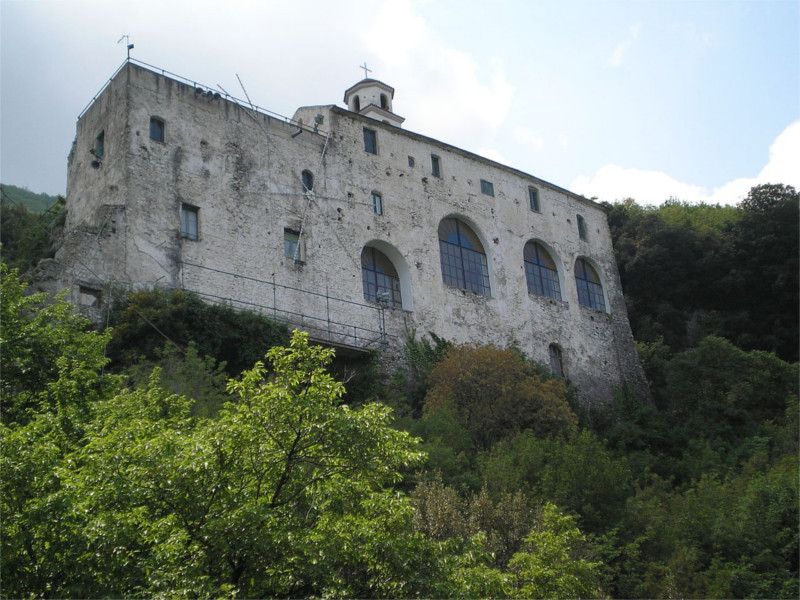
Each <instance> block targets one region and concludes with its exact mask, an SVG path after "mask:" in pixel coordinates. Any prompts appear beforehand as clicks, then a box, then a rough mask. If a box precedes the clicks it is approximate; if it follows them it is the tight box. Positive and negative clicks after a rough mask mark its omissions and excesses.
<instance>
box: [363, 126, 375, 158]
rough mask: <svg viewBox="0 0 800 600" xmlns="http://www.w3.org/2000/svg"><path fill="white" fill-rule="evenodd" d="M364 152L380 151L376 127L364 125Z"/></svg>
mask: <svg viewBox="0 0 800 600" xmlns="http://www.w3.org/2000/svg"><path fill="white" fill-rule="evenodd" d="M364 152H369V153H370V154H377V153H378V136H377V134H376V133H375V130H374V129H367V128H366V127H364Z"/></svg>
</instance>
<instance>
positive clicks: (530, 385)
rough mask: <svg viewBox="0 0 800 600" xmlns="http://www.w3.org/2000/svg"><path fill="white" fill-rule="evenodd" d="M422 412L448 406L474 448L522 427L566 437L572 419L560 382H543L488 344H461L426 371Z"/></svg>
mask: <svg viewBox="0 0 800 600" xmlns="http://www.w3.org/2000/svg"><path fill="white" fill-rule="evenodd" d="M429 382H430V388H429V390H428V394H427V396H426V397H425V411H426V412H427V413H431V412H434V411H437V410H441V409H442V408H443V407H445V406H449V407H451V408H452V410H453V411H454V412H455V414H456V415H457V417H458V420H459V421H460V422H461V424H462V425H463V426H464V427H465V428H466V429H467V431H469V433H470V436H471V437H472V441H473V444H474V445H475V447H477V448H481V449H486V448H489V447H490V446H491V445H492V444H493V443H494V442H496V441H498V440H500V439H502V438H503V437H506V436H508V435H510V434H512V433H515V432H517V431H521V430H523V429H531V430H532V431H535V432H536V433H537V434H538V435H567V434H569V433H570V432H572V431H574V430H575V428H576V425H577V417H576V416H575V414H574V413H573V412H572V410H571V409H570V407H569V404H568V403H567V400H566V386H565V385H564V383H563V382H562V381H561V380H559V379H554V378H550V379H545V378H544V377H542V375H541V373H540V371H538V370H537V369H535V368H533V367H532V366H531V365H529V364H528V363H527V362H526V361H525V359H524V358H523V357H522V355H520V354H519V353H518V352H515V351H513V350H501V349H499V348H495V347H491V346H478V347H470V346H461V347H458V348H454V349H452V350H450V352H448V353H447V355H446V356H445V358H444V359H443V360H442V361H441V362H439V363H438V364H437V365H436V366H435V367H434V368H433V370H432V371H431V374H430V376H429Z"/></svg>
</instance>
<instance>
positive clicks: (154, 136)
mask: <svg viewBox="0 0 800 600" xmlns="http://www.w3.org/2000/svg"><path fill="white" fill-rule="evenodd" d="M164 129H165V127H164V121H163V120H161V119H159V118H158V117H150V139H151V140H155V141H156V142H163V141H164Z"/></svg>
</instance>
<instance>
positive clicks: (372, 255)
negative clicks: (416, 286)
mask: <svg viewBox="0 0 800 600" xmlns="http://www.w3.org/2000/svg"><path fill="white" fill-rule="evenodd" d="M361 282H362V283H363V284H364V298H365V299H366V300H369V301H370V302H378V303H380V304H386V305H388V306H391V307H392V308H402V307H403V299H402V297H401V296H400V277H398V275H397V270H396V269H395V268H394V265H393V264H392V261H390V260H389V259H388V258H387V257H386V255H385V254H384V253H383V252H381V251H380V250H376V249H375V248H372V247H370V246H367V247H365V248H364V249H363V250H362V251H361Z"/></svg>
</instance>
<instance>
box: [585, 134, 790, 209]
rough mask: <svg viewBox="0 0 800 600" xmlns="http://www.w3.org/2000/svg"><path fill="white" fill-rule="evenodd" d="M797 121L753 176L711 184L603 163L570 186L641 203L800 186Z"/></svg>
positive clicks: (717, 199)
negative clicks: (763, 187) (761, 187)
mask: <svg viewBox="0 0 800 600" xmlns="http://www.w3.org/2000/svg"><path fill="white" fill-rule="evenodd" d="M798 157H800V121H795V122H794V123H792V124H790V125H789V126H788V127H787V128H786V129H784V130H783V131H782V132H781V133H780V134H779V135H778V137H776V138H775V141H774V142H772V145H771V146H770V148H769V160H768V161H767V164H766V165H765V166H764V168H762V169H761V171H760V172H759V173H758V175H756V176H755V177H741V178H738V179H734V180H732V181H729V182H727V183H724V184H723V185H721V186H718V187H715V188H706V187H703V186H700V185H696V184H692V183H686V182H683V181H679V180H677V179H675V178H674V177H671V176H670V175H668V174H666V173H663V172H661V171H648V170H644V169H636V168H631V167H621V166H618V165H605V166H603V167H601V168H600V169H598V170H597V172H596V173H595V174H594V175H590V176H586V175H582V176H580V177H577V178H576V179H575V180H574V181H573V182H572V185H571V186H570V189H572V190H573V191H575V192H577V193H579V194H583V195H584V196H589V197H591V196H596V197H598V198H600V199H601V200H609V201H613V200H622V199H624V198H634V199H635V200H636V201H638V202H640V203H642V204H661V203H662V202H663V201H664V200H666V199H668V198H677V199H679V200H686V201H689V202H709V203H712V204H736V203H738V202H740V201H741V200H742V199H743V198H744V197H745V196H746V195H747V192H748V191H749V190H750V188H751V187H753V186H754V185H758V184H762V183H785V184H789V185H793V186H794V187H796V188H800V168H798Z"/></svg>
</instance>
